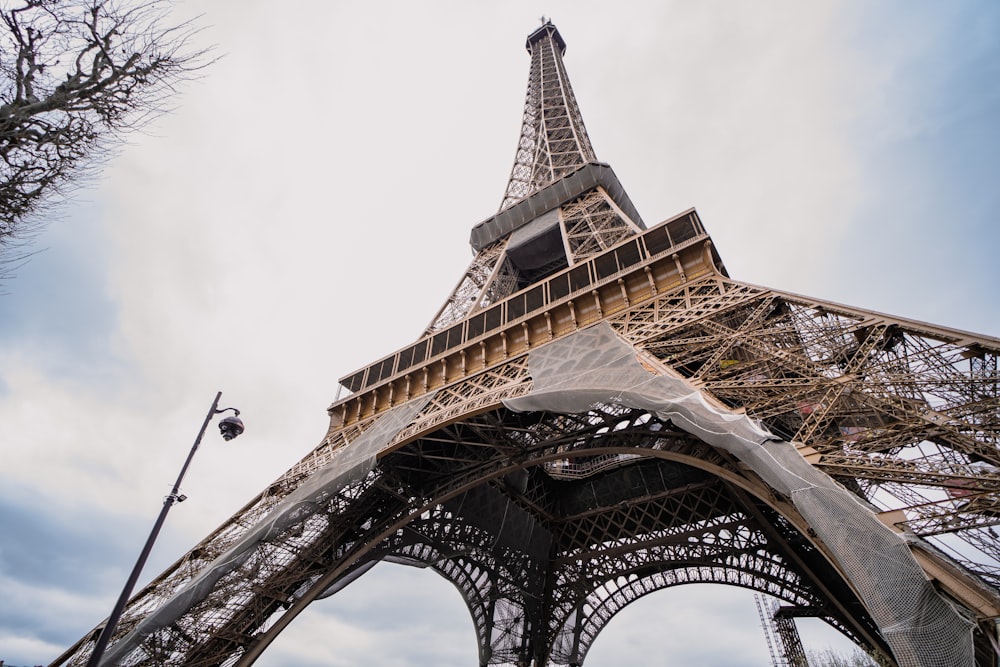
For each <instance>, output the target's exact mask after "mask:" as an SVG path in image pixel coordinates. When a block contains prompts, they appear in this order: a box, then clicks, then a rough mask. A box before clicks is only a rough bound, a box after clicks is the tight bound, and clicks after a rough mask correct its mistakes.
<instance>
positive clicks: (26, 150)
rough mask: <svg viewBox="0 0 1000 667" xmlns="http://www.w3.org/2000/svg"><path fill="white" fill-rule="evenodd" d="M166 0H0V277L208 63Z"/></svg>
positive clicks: (188, 27)
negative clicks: (127, 139)
mask: <svg viewBox="0 0 1000 667" xmlns="http://www.w3.org/2000/svg"><path fill="white" fill-rule="evenodd" d="M169 9H170V5H169V0H136V1H135V2H129V1H128V0H121V1H116V0H15V1H9V0H0V19H2V21H3V25H0V279H2V278H3V277H5V271H4V268H5V267H6V269H7V276H6V277H9V272H10V270H11V267H12V266H13V265H14V264H16V263H17V261H18V260H19V259H20V258H23V257H24V255H25V251H24V248H25V244H26V243H27V242H28V240H29V239H30V237H31V235H32V234H33V233H34V232H36V231H37V230H38V229H39V227H40V225H41V224H42V220H41V214H42V213H43V212H45V211H48V210H49V209H50V207H51V205H52V204H54V203H55V202H56V201H58V200H59V199H61V198H62V197H64V196H65V195H66V193H67V192H68V191H69V190H71V189H72V188H73V186H74V185H78V184H79V183H80V182H81V181H82V180H85V179H86V178H87V177H88V176H92V175H93V174H94V173H95V172H96V170H97V168H98V167H99V166H100V165H101V164H102V162H103V160H105V159H106V158H107V156H108V155H109V152H110V151H112V150H113V148H114V147H115V146H117V145H120V143H121V140H122V138H123V136H124V134H125V133H126V132H127V131H129V130H133V129H136V128H138V127H141V126H142V125H143V124H144V123H145V122H147V121H148V120H149V119H150V118H152V117H153V116H155V115H156V114H158V113H159V112H162V111H164V110H165V107H166V105H167V104H168V101H169V100H170V98H171V97H172V95H173V93H174V92H175V87H176V85H177V84H178V83H179V82H181V81H183V80H185V79H188V78H190V77H191V76H192V74H193V73H195V72H196V71H197V70H198V69H200V68H201V67H203V66H204V65H205V64H206V59H205V52H204V51H200V50H197V49H193V48H192V47H191V37H192V35H193V34H194V28H193V26H192V24H191V23H190V22H183V23H171V22H170V21H169V20H168V18H169V17H168V11H169Z"/></svg>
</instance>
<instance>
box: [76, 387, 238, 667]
mask: <svg viewBox="0 0 1000 667" xmlns="http://www.w3.org/2000/svg"><path fill="white" fill-rule="evenodd" d="M220 398H222V392H221V391H220V392H218V393H217V394H216V395H215V400H214V401H212V407H211V408H209V409H208V414H207V415H205V421H204V423H203V424H202V425H201V430H200V431H198V437H197V438H195V439H194V444H193V445H191V451H190V452H188V455H187V459H186V460H185V461H184V465H183V466H182V467H181V471H180V474H178V475H177V481H176V482H174V487H173V488H172V489H171V490H170V495H168V496H167V497H166V498H164V499H163V509H161V510H160V515H159V516H158V517H156V522H155V523H154V524H153V530H151V531H150V533H149V537H148V538H147V539H146V544H145V546H143V548H142V552H141V553H140V554H139V559H138V560H137V561H136V562H135V566H134V567H133V568H132V574H130V575H129V578H128V581H126V582H125V588H123V589H122V592H121V595H119V596H118V602H116V603H115V607H114V609H112V610H111V616H109V617H108V622H107V623H105V624H104V628H103V629H102V630H101V634H100V636H99V637H98V638H97V643H95V644H94V650H93V651H92V652H91V653H90V659H89V660H88V661H87V667H97V666H98V665H99V664H100V662H101V658H102V657H103V656H104V651H105V649H107V647H108V642H110V641H111V636H112V635H113V634H114V633H115V628H116V627H118V620H119V619H120V618H121V615H122V612H123V611H124V610H125V604H126V603H127V602H128V599H129V597H131V595H132V589H133V588H135V583H136V581H138V580H139V574H141V573H142V568H143V566H144V565H145V564H146V559H147V558H148V557H149V552H150V551H152V550H153V543H154V542H155V541H156V537H157V536H158V535H159V534H160V528H161V527H163V521H164V520H165V519H166V518H167V512H169V511H170V508H171V507H172V506H173V504H174V503H180V502H183V501H184V500H185V498H186V496H183V495H181V494H180V489H181V481H182V480H183V479H184V474H185V473H186V472H187V469H188V466H190V465H191V459H193V458H194V453H195V452H196V451H197V450H198V445H199V444H201V438H202V436H204V435H205V429H207V428H208V423H209V422H210V421H212V417H214V416H215V415H217V414H220V413H222V412H226V411H228V410H232V411H233V412H234V413H235V414H233V415H230V416H228V417H226V418H225V419H222V420H221V421H220V422H219V430H220V431H222V437H223V438H224V439H225V440H232V439H233V438H235V437H236V436H238V435H239V434H240V433H242V432H243V422H242V421H240V418H239V414H240V411H239V410H237V409H236V408H222V409H221V410H220V409H219V399H220Z"/></svg>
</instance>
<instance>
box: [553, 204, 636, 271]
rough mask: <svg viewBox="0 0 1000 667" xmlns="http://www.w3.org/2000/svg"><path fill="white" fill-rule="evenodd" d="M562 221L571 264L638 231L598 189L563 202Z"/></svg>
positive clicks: (603, 249) (601, 250)
mask: <svg viewBox="0 0 1000 667" xmlns="http://www.w3.org/2000/svg"><path fill="white" fill-rule="evenodd" d="M562 223H563V228H564V229H565V230H566V231H565V235H566V244H567V246H568V248H569V253H570V261H571V262H572V263H576V262H579V261H582V260H584V259H587V258H588V257H591V256H592V255H596V254H597V253H599V252H603V251H605V250H607V249H608V248H610V247H612V246H614V245H615V244H616V243H618V242H619V241H621V240H622V239H624V238H626V237H629V236H631V235H633V234H635V233H636V232H637V231H638V227H636V225H635V223H633V222H631V221H629V220H628V219H627V218H626V217H625V215H624V214H623V213H622V212H621V211H620V210H618V208H617V207H616V206H615V205H614V203H613V202H612V201H611V198H610V197H608V196H607V194H606V193H605V192H604V191H603V189H601V188H597V189H594V190H592V191H591V192H589V193H587V194H586V195H584V196H583V197H580V198H579V199H577V200H576V201H573V202H569V203H568V204H565V205H564V206H563V208H562Z"/></svg>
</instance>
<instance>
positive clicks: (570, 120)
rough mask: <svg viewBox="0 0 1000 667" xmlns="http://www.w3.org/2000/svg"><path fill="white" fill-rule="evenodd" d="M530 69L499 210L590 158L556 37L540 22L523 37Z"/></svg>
mask: <svg viewBox="0 0 1000 667" xmlns="http://www.w3.org/2000/svg"><path fill="white" fill-rule="evenodd" d="M528 48H529V50H530V52H531V69H530V71H529V73H528V92H527V96H526V98H525V102H524V116H523V118H522V123H521V137H520V139H519V140H518V146H517V154H516V157H515V159H514V167H513V169H512V171H511V175H510V181H509V183H508V184H507V191H506V194H505V196H504V200H503V203H502V204H501V205H500V210H501V211H502V210H504V209H506V208H509V207H511V206H513V205H514V204H516V203H517V202H518V201H520V200H521V199H524V198H525V197H527V196H529V195H531V194H533V193H535V192H537V191H538V190H540V189H541V188H543V187H545V186H546V185H549V184H550V183H554V182H555V181H556V180H558V179H559V178H561V177H562V176H565V175H566V174H568V173H570V172H571V171H573V170H574V169H576V168H577V167H579V166H581V165H583V164H586V163H587V162H592V161H594V160H595V159H596V158H595V157H594V149H593V148H592V147H591V145H590V138H589V137H588V136H587V130H586V128H585V127H584V126H583V117H582V116H581V115H580V108H579V107H578V106H577V103H576V97H575V96H574V95H573V89H572V88H571V87H570V84H569V77H567V76H566V70H565V69H564V67H563V62H562V53H563V49H564V48H565V47H564V46H563V45H562V38H561V37H558V32H557V31H556V29H555V26H553V25H552V24H551V23H546V24H545V25H543V26H542V27H541V28H540V29H539V30H537V31H536V32H535V33H533V34H532V35H531V37H529V38H528Z"/></svg>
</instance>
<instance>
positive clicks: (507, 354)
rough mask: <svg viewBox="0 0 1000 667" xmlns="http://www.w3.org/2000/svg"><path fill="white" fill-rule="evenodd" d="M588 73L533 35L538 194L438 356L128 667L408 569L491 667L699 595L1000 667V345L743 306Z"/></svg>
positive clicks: (138, 611) (280, 504) (929, 661)
mask: <svg viewBox="0 0 1000 667" xmlns="http://www.w3.org/2000/svg"><path fill="white" fill-rule="evenodd" d="M565 48H566V43H565V41H564V40H563V38H562V36H561V35H560V34H559V32H558V30H556V28H555V26H554V25H552V23H551V22H545V23H544V24H543V25H542V26H541V27H540V28H539V29H537V30H536V31H535V32H533V33H532V34H531V35H530V36H529V37H528V41H527V49H528V52H529V54H530V55H531V68H530V72H529V78H528V91H527V96H526V102H525V111H524V116H523V124H522V129H521V136H520V139H519V142H518V148H517V152H516V156H515V161H514V166H513V169H512V171H511V177H510V181H509V183H508V185H507V188H506V190H505V192H504V196H503V199H502V203H501V205H500V207H499V211H498V212H497V213H496V214H495V215H492V216H491V217H489V218H487V219H486V220H484V221H482V222H480V223H478V224H476V225H475V226H474V227H473V228H472V234H471V239H470V242H471V245H472V248H473V251H474V253H475V256H474V258H473V261H472V263H471V264H470V266H469V268H468V269H467V271H466V272H465V274H464V275H463V276H462V277H461V278H460V279H459V281H458V283H457V285H456V287H455V289H454V290H453V291H452V293H451V294H450V295H449V296H448V298H447V299H446V301H445V303H444V305H443V306H442V308H441V309H440V310H439V312H438V313H436V314H435V315H434V316H433V318H432V319H431V321H430V324H429V325H428V327H427V328H426V330H425V331H424V334H423V335H422V336H421V337H420V338H419V339H418V340H416V341H415V342H413V343H412V344H410V345H408V346H406V347H404V348H403V349H400V350H397V351H395V352H393V353H391V354H388V355H387V356H385V357H383V358H381V359H378V360H375V361H374V362H372V363H370V364H368V365H367V366H365V367H363V368H361V369H359V370H357V371H355V372H353V373H350V374H348V375H346V376H344V377H343V378H342V379H341V384H342V385H343V387H344V388H346V389H347V390H348V392H349V393H348V395H347V396H345V397H344V398H341V399H338V400H337V401H336V402H334V403H333V404H332V405H331V406H330V408H329V413H330V418H331V422H330V428H329V430H328V432H327V434H326V435H325V436H324V437H323V438H322V441H321V442H320V443H319V444H318V445H317V446H316V447H315V449H313V450H312V451H311V452H310V453H309V454H308V455H307V456H306V457H304V458H303V459H302V460H301V461H300V462H299V463H298V464H296V465H295V466H293V467H292V468H291V469H290V470H288V471H287V472H286V473H284V474H283V475H281V476H280V477H278V478H277V479H276V480H275V481H274V482H273V483H272V484H270V485H269V486H268V487H267V488H265V489H263V490H262V491H261V492H260V493H259V494H258V495H257V496H256V497H255V498H253V499H251V500H250V502H248V503H247V504H246V505H245V506H244V507H243V509H241V510H240V511H239V512H237V513H236V515H234V516H233V517H232V518H231V519H230V520H229V521H227V522H226V523H224V524H223V525H222V526H220V527H219V528H218V529H217V530H215V531H214V532H212V533H211V534H210V535H208V536H207V537H206V538H205V539H204V540H202V542H201V543H199V544H198V545H197V546H195V547H194V548H193V549H191V551H190V552H188V553H187V554H186V555H185V556H184V557H183V558H181V559H180V560H179V561H178V562H177V563H175V564H174V565H172V566H171V567H170V568H168V569H167V570H166V571H165V572H164V573H163V574H161V575H160V576H159V577H157V578H156V579H155V580H154V581H153V582H152V583H150V584H149V585H148V586H147V587H146V588H145V589H144V590H143V591H141V592H140V593H139V594H138V595H136V596H135V598H134V599H133V600H132V601H131V602H130V603H129V605H128V606H127V608H126V610H125V613H124V615H123V617H122V621H121V623H120V625H119V629H118V632H117V633H116V636H115V637H114V639H113V641H112V644H111V645H110V647H109V650H108V653H107V654H106V660H105V663H104V664H126V665H139V664H142V665H175V664H176V665H249V664H252V663H253V661H254V660H255V659H256V658H257V657H258V656H259V655H261V653H262V652H263V651H264V650H265V649H266V648H267V646H268V645H269V644H270V643H271V641H272V640H273V639H274V638H275V637H276V636H278V634H280V633H281V632H282V630H283V629H284V628H285V627H287V625H288V624H289V623H291V622H293V620H294V619H295V618H296V616H297V615H298V614H299V613H300V612H301V611H302V610H303V609H305V608H306V607H307V606H308V605H309V604H310V603H312V602H313V601H315V600H317V599H320V598H323V597H327V596H330V595H334V594H336V593H337V592H338V591H340V590H341V589H343V587H344V586H346V585H348V584H349V583H350V582H351V581H353V580H355V579H357V578H358V577H360V576H363V575H364V574H365V573H366V572H367V571H368V570H369V569H370V568H371V567H372V566H374V565H375V564H377V563H378V562H383V561H385V562H393V563H400V564H404V565H416V566H421V567H428V568H431V569H432V570H434V571H435V572H437V573H438V574H440V575H441V576H442V577H444V578H445V579H447V580H448V581H449V582H451V583H452V584H453V585H454V586H455V587H456V588H457V589H458V591H459V592H460V593H461V595H462V597H463V599H464V600H465V602H466V604H467V606H468V608H469V611H470V614H471V616H472V619H473V624H474V627H475V630H476V637H477V643H478V650H479V654H478V656H476V657H475V658H473V657H472V656H470V660H472V659H477V660H478V663H479V664H481V665H535V666H536V667H541V666H542V665H581V664H583V663H584V660H585V658H586V656H587V652H588V649H589V648H590V647H591V645H592V644H593V642H594V640H595V638H596V637H597V635H598V633H599V632H600V631H601V630H602V629H603V628H604V627H606V625H607V623H608V622H609V621H610V619H611V618H612V617H613V616H614V615H615V614H617V613H618V612H619V611H621V610H622V609H623V608H625V607H626V606H627V605H628V604H630V603H631V602H633V601H635V600H636V599H638V598H640V597H642V596H644V595H647V594H649V593H653V592H656V591H659V590H662V589H664V588H668V587H671V586H676V585H682V584H697V583H722V584H730V585H734V586H740V587H744V588H747V589H751V590H754V591H757V592H760V593H764V594H767V595H769V596H771V597H773V598H775V599H777V600H781V601H782V603H783V604H784V607H785V608H787V609H789V610H791V611H790V612H789V615H795V614H800V615H809V616H816V617H819V618H822V619H824V620H825V621H827V622H828V623H830V624H831V625H832V626H834V627H836V628H837V629H839V630H841V631H842V632H843V633H844V634H845V635H846V636H848V637H849V638H850V639H852V640H854V641H855V642H857V643H858V644H859V645H860V646H862V647H864V648H865V649H866V650H867V651H870V652H873V653H875V654H877V655H879V656H881V658H882V659H883V660H884V661H885V662H886V663H887V664H898V665H905V666H915V665H921V666H924V665H940V666H941V667H955V666H956V665H964V666H969V667H971V666H972V665H987V664H994V663H995V655H994V653H993V648H992V646H993V645H995V640H996V636H995V629H994V624H993V619H995V618H996V617H997V616H998V615H1000V594H998V591H997V586H998V584H1000V549H998V543H997V539H996V533H995V528H994V526H996V525H997V524H998V523H1000V449H998V444H1000V443H998V433H1000V376H998V370H997V354H998V351H1000V340H998V339H996V338H992V337H989V336H983V335H978V334H972V333H968V332H963V331H957V330H953V329H949V328H947V327H941V326H937V325H932V324H927V323H923V322H917V321H914V320H910V319H906V318H901V317H896V316H890V315H885V314H882V313H876V312H871V311H867V310H864V309H859V308H853V307H850V306H845V305H840V304H834V303H828V302H825V301H822V300H818V299H812V298H810V297H805V296H800V295H796V294H794V293H790V292H784V291H779V290H774V289H769V288H765V287H759V286H756V285H751V284H747V283H743V282H740V281H738V280H734V279H732V278H730V276H729V275H728V272H727V271H726V269H725V267H724V265H723V263H722V260H721V258H720V256H719V253H718V251H717V249H716V248H715V246H714V244H713V243H712V240H711V238H710V237H709V235H708V234H707V232H706V230H705V227H704V225H703V224H702V221H701V219H700V217H699V216H698V214H697V212H696V211H695V210H694V209H691V210H688V211H684V212H681V213H679V214H678V215H675V216H673V217H671V218H669V219H667V220H665V221H663V222H660V223H659V224H656V225H653V226H650V227H647V226H646V225H645V224H644V223H643V221H642V220H641V218H640V217H639V214H638V212H637V211H636V210H635V207H634V206H633V205H632V203H631V201H630V200H629V198H628V196H627V194H626V193H625V190H624V189H623V187H622V186H621V184H620V183H619V181H618V179H617V177H616V176H615V174H614V172H613V171H612V169H611V168H610V167H609V166H608V165H607V164H604V163H601V162H598V161H597V160H596V157H595V154H594V150H593V148H592V147H591V143H590V139H589V137H588V136H587V133H586V130H585V128H584V125H583V121H582V117H581V114H580V110H579V108H578V106H577V103H576V100H575V98H574V95H573V91H572V88H571V87H570V85H569V80H568V78H567V76H566V72H565V69H564V66H563V60H562V58H563V55H564V52H565ZM95 635H96V632H95V633H91V634H89V635H88V636H86V637H84V638H83V639H81V640H80V641H79V642H78V643H77V644H76V645H75V646H73V647H71V648H70V649H69V650H68V651H67V652H66V653H65V654H64V655H63V656H61V657H60V658H59V659H58V660H57V661H56V662H55V663H54V664H57V665H80V664H84V663H85V662H86V659H87V656H88V655H89V653H90V651H91V649H92V646H93V641H94V639H95Z"/></svg>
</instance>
